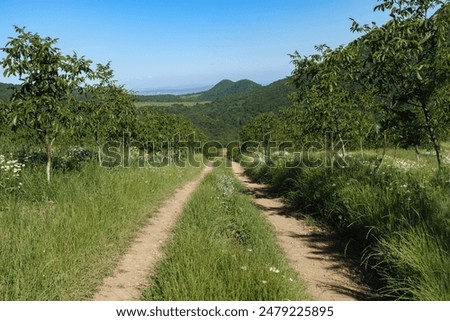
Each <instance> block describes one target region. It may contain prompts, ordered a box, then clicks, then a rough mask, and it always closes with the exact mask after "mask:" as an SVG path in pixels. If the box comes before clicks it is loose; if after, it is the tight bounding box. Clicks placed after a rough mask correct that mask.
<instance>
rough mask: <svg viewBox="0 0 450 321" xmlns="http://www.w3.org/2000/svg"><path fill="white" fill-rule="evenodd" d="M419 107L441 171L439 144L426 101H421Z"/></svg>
mask: <svg viewBox="0 0 450 321" xmlns="http://www.w3.org/2000/svg"><path fill="white" fill-rule="evenodd" d="M421 105H422V111H423V115H424V116H425V122H426V126H427V129H428V134H429V135H430V139H431V142H432V144H433V148H434V151H435V152H436V160H437V163H438V168H439V170H441V168H442V167H441V165H442V161H441V145H440V144H439V140H438V139H437V137H436V130H435V128H434V125H433V122H432V120H431V113H430V109H429V108H428V105H427V102H426V101H422V102H421Z"/></svg>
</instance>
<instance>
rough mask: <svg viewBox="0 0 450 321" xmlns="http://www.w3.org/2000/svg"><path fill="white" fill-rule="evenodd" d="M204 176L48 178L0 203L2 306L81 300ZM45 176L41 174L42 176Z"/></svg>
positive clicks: (97, 172) (154, 172)
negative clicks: (170, 198) (161, 210)
mask: <svg viewBox="0 0 450 321" xmlns="http://www.w3.org/2000/svg"><path fill="white" fill-rule="evenodd" d="M199 171H200V169H197V168H187V169H180V168H176V167H165V168H159V169H138V168H130V169H123V168H119V169H114V170H107V169H105V168H99V167H98V166H96V165H94V164H88V165H87V166H86V167H85V168H83V170H82V171H81V172H72V173H66V174H60V175H58V174H55V175H54V178H53V182H52V184H51V186H50V187H48V186H46V184H45V180H44V177H40V176H39V175H40V174H37V173H27V174H26V175H25V177H24V191H25V194H23V195H20V196H19V197H18V198H17V199H14V198H12V197H5V196H2V195H0V300H83V299H88V298H89V297H90V296H91V295H92V294H93V293H94V292H95V290H96V287H97V286H98V285H99V284H100V282H101V281H102V279H103V277H104V276H106V275H107V274H108V273H110V271H111V270H112V268H113V266H114V264H115V262H116V261H117V260H118V259H119V258H120V255H121V254H122V253H123V252H124V250H125V249H126V248H127V244H129V242H130V241H131V239H132V237H133V235H134V234H135V233H136V231H137V229H138V228H139V227H140V226H141V225H142V224H143V223H144V222H145V220H146V218H147V217H149V216H150V215H151V213H152V212H153V211H154V210H155V209H156V208H157V206H158V204H159V203H160V202H161V201H162V199H163V198H165V197H166V196H167V195H169V194H170V193H172V192H173V190H174V189H175V188H176V187H177V186H178V185H180V184H181V183H182V182H185V181H186V180H189V179H191V178H193V177H194V176H195V175H197V174H198V173H199ZM39 173H40V172H39Z"/></svg>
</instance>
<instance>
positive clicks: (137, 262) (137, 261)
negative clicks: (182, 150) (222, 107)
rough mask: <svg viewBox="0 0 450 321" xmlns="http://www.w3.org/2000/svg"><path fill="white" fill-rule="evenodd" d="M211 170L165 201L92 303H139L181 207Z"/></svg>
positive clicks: (206, 169)
mask: <svg viewBox="0 0 450 321" xmlns="http://www.w3.org/2000/svg"><path fill="white" fill-rule="evenodd" d="M211 170H212V167H210V166H206V167H205V168H204V169H203V171H202V172H201V174H200V175H199V176H198V177H197V178H196V179H195V180H193V181H190V182H188V183H187V184H185V185H184V186H182V187H181V188H179V189H177V190H176V191H175V193H174V194H173V195H172V196H171V197H170V198H168V199H167V200H166V201H165V202H164V203H163V204H162V206H161V207H160V208H159V210H158V212H157V213H155V215H153V216H152V217H151V218H150V219H149V222H148V224H147V225H146V226H145V227H144V228H142V230H140V231H139V233H138V235H137V237H136V239H135V240H134V241H133V243H132V244H131V246H130V248H129V249H128V250H127V252H126V253H125V254H124V256H123V257H122V259H121V261H120V262H119V264H118V265H117V267H116V270H115V272H114V273H113V275H112V276H110V277H107V278H105V279H104V280H103V284H102V286H101V287H100V288H99V290H98V291H97V293H96V294H95V295H94V297H93V300H95V301H131V300H138V299H139V296H140V294H141V291H142V290H143V289H144V288H145V287H146V286H147V285H148V278H149V275H151V273H152V270H153V269H154V268H155V266H156V264H157V263H158V262H159V260H160V259H161V258H162V255H163V253H162V246H163V245H164V244H165V243H166V241H167V240H168V239H169V237H170V235H171V231H172V230H173V227H174V225H175V222H176V220H177V217H178V215H179V214H180V213H181V212H182V210H183V207H184V204H185V203H186V201H187V200H188V199H189V197H190V196H191V194H192V193H193V192H194V191H195V190H196V188H197V186H198V185H199V184H200V182H201V181H202V179H203V178H204V177H205V176H206V174H208V173H209V172H210V171H211Z"/></svg>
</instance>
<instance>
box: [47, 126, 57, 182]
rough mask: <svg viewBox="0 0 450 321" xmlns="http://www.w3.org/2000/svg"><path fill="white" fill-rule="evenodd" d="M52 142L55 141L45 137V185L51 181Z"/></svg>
mask: <svg viewBox="0 0 450 321" xmlns="http://www.w3.org/2000/svg"><path fill="white" fill-rule="evenodd" d="M54 141H55V139H50V138H49V137H48V135H45V147H46V149H47V183H50V180H51V173H52V160H53V142H54Z"/></svg>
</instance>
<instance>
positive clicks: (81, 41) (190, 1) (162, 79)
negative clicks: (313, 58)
mask: <svg viewBox="0 0 450 321" xmlns="http://www.w3.org/2000/svg"><path fill="white" fill-rule="evenodd" d="M376 4H377V1H376V0H185V1H176V0H122V1H116V0H108V1H104V0H73V1H66V0H35V1H31V0H1V1H0V47H3V46H4V45H5V44H6V42H7V41H8V37H10V36H14V35H15V34H14V29H13V25H17V26H19V27H23V26H26V27H27V30H28V31H32V32H37V33H39V34H40V35H41V36H49V37H52V38H59V43H58V47H59V48H61V50H62V52H63V53H64V54H70V53H72V52H73V51H75V52H76V53H77V54H79V55H84V56H86V58H88V59H91V60H93V61H94V62H95V63H107V62H108V61H111V62H112V67H113V69H114V70H115V75H116V79H117V80H118V81H119V83H121V84H124V85H125V86H126V87H127V88H129V89H133V90H142V89H155V88H186V87H198V86H204V85H212V84H215V83H217V82H218V81H220V80H222V79H231V80H239V79H243V78H247V79H251V80H253V81H256V82H258V83H261V84H268V83H270V82H272V81H275V80H278V79H280V78H283V77H285V76H288V75H289V74H290V73H291V71H292V68H293V66H292V65H291V63H290V57H289V54H291V53H293V52H294V51H296V50H298V51H299V52H300V53H301V54H310V53H312V52H313V49H314V45H316V44H322V43H326V44H328V45H330V46H332V47H335V46H337V45H340V44H345V43H348V42H349V41H351V40H353V39H354V38H356V35H355V34H352V33H351V32H350V26H351V22H350V20H349V17H353V18H355V19H356V20H357V21H359V22H363V23H370V22H371V21H376V22H378V23H382V22H384V21H386V15H385V14H380V13H373V11H372V9H373V7H374V6H375V5H376ZM2 57H4V53H3V52H0V58H2ZM0 82H14V80H13V79H5V78H4V77H3V75H1V76H0Z"/></svg>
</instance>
